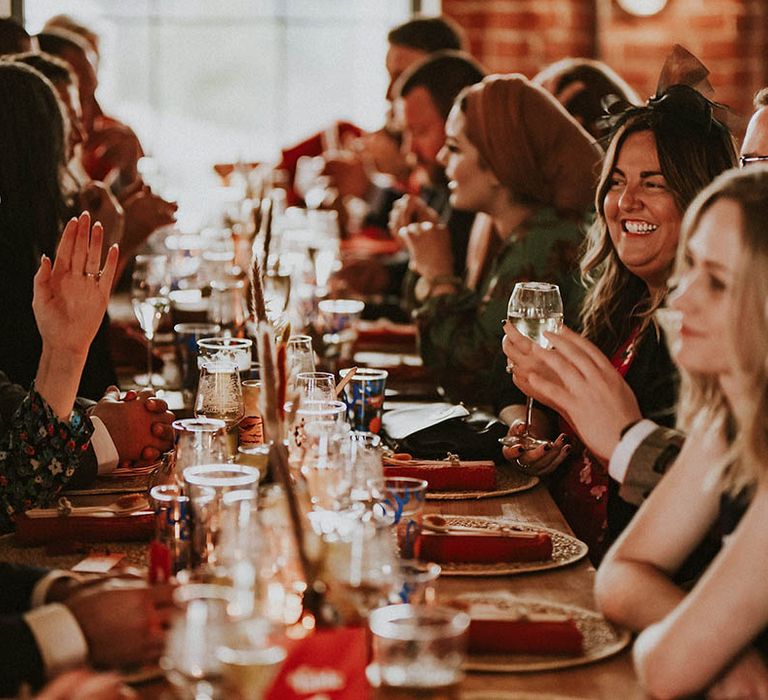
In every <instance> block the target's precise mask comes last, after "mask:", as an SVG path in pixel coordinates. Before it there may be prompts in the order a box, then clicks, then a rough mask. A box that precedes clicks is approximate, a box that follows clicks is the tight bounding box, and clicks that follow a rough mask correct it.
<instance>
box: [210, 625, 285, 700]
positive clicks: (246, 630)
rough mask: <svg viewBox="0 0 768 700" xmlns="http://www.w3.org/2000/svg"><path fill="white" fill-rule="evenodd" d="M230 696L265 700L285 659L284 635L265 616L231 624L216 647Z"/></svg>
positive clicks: (241, 699)
mask: <svg viewBox="0 0 768 700" xmlns="http://www.w3.org/2000/svg"><path fill="white" fill-rule="evenodd" d="M216 656H217V658H218V660H219V663H220V664H221V675H222V680H223V687H224V690H225V692H226V693H227V696H228V697H232V698H237V699H238V700H261V699H262V698H263V697H264V693H265V692H266V691H267V690H268V689H269V687H270V685H271V683H272V681H273V680H274V678H275V676H276V675H277V672H278V671H279V670H280V667H281V666H282V664H283V661H285V657H286V650H285V643H284V639H283V638H282V637H281V636H280V635H278V634H276V631H275V629H274V627H273V625H272V623H271V622H270V621H269V620H268V619H267V618H264V617H253V618H251V619H248V620H241V621H238V622H236V623H234V624H231V625H228V626H227V628H226V630H225V632H224V635H223V638H222V640H221V646H219V648H218V649H217V651H216Z"/></svg>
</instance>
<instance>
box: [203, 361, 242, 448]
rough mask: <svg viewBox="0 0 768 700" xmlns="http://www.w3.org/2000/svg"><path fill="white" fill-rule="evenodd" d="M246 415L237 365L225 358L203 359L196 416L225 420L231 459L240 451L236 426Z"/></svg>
mask: <svg viewBox="0 0 768 700" xmlns="http://www.w3.org/2000/svg"><path fill="white" fill-rule="evenodd" d="M244 415H245V405H244V403H243V388H242V385H241V384H240V374H239V372H238V370H237V365H235V363H234V362H230V361H229V360H224V359H214V360H206V361H205V362H203V365H202V367H201V368H200V382H199V384H198V388H197V397H196V399H195V416H196V417H198V418H201V417H203V418H215V419H218V420H222V421H224V424H225V425H226V430H227V442H228V446H229V454H230V458H232V457H234V455H235V454H236V453H237V431H236V430H235V428H236V427H237V424H238V423H239V422H240V421H241V420H242V418H243V416H244ZM233 442H234V444H233Z"/></svg>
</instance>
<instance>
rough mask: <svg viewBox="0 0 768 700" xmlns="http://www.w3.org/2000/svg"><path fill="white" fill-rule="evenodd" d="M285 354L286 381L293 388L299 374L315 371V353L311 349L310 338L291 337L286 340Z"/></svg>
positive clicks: (301, 336) (306, 336)
mask: <svg viewBox="0 0 768 700" xmlns="http://www.w3.org/2000/svg"><path fill="white" fill-rule="evenodd" d="M286 352H287V356H286V361H287V371H288V381H289V383H290V385H291V386H293V384H294V383H295V381H296V377H298V375H299V374H301V373H302V372H314V371H315V351H314V350H313V349H312V338H311V337H310V336H308V335H292V336H291V337H290V338H288V348H287V351H286Z"/></svg>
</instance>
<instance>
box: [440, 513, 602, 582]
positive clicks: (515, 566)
mask: <svg viewBox="0 0 768 700" xmlns="http://www.w3.org/2000/svg"><path fill="white" fill-rule="evenodd" d="M442 517H443V518H445V520H446V523H447V525H449V526H451V525H460V526H463V527H479V528H486V529H488V530H499V529H501V528H505V527H510V526H513V527H514V528H516V529H520V530H525V531H528V532H530V531H533V532H546V533H547V534H548V535H549V536H550V537H551V538H552V558H551V559H542V560H540V561H518V562H499V563H496V564H468V563H448V564H440V566H441V567H442V573H441V575H442V576H509V575H510V574H529V573H532V572H534V571H545V570H547V569H558V568H560V567H561V566H569V565H570V564H573V563H574V562H577V561H579V560H580V559H583V558H584V557H585V556H586V555H587V552H588V551H589V547H587V545H586V544H585V543H584V542H582V541H581V540H578V539H576V538H575V537H573V536H572V535H566V534H565V533H564V532H560V530H554V529H552V528H549V527H540V526H538V525H528V524H527V523H510V521H509V520H505V519H503V518H483V517H479V516H477V517H472V516H465V515H444V516H442Z"/></svg>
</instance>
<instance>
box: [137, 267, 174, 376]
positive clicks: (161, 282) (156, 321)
mask: <svg viewBox="0 0 768 700" xmlns="http://www.w3.org/2000/svg"><path fill="white" fill-rule="evenodd" d="M131 279H132V283H131V300H132V302H133V312H134V313H135V314H136V319H137V320H138V322H139V325H140V326H141V330H142V331H143V332H144V337H145V338H146V339H147V378H146V386H148V387H149V388H150V389H152V390H154V386H153V383H152V382H153V376H152V341H153V340H154V338H155V332H156V331H157V328H158V326H159V325H160V319H162V317H163V314H165V313H168V310H169V308H170V305H171V302H170V297H169V296H168V295H169V293H170V290H171V275H170V271H169V269H168V259H167V258H166V257H165V255H137V256H136V265H135V267H134V269H133V276H132V278H131ZM137 382H140V383H142V384H143V382H141V380H140V379H138V378H137Z"/></svg>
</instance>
